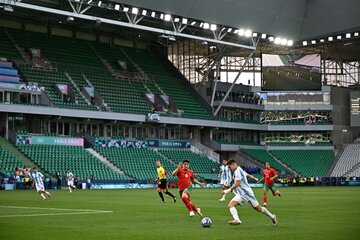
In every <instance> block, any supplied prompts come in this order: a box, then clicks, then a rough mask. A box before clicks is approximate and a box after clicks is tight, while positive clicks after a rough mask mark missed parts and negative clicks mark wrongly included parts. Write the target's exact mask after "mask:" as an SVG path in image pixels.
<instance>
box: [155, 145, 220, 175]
mask: <svg viewBox="0 0 360 240" xmlns="http://www.w3.org/2000/svg"><path fill="white" fill-rule="evenodd" d="M159 152H160V153H161V154H163V155H164V156H166V157H167V158H169V159H171V161H173V162H174V163H176V164H178V163H179V162H181V161H183V160H185V159H187V160H189V161H190V168H191V169H192V170H193V171H194V173H195V174H197V175H200V176H201V177H203V178H209V179H214V178H216V176H217V174H214V169H215V171H216V172H219V166H218V164H217V163H216V162H214V161H212V160H210V159H209V158H207V157H203V156H201V155H200V154H196V153H194V152H192V151H191V150H177V149H176V150H175V149H159Z"/></svg>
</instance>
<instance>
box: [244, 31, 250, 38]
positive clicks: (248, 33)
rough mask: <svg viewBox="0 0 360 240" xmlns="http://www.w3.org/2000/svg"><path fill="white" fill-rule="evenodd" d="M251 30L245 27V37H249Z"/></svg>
mask: <svg viewBox="0 0 360 240" xmlns="http://www.w3.org/2000/svg"><path fill="white" fill-rule="evenodd" d="M251 33H252V32H251V30H250V29H246V31H245V34H244V35H245V37H251Z"/></svg>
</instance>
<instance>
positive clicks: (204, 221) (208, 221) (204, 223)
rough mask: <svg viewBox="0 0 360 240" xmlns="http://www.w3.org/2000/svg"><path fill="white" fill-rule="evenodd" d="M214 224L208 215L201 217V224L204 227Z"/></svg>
mask: <svg viewBox="0 0 360 240" xmlns="http://www.w3.org/2000/svg"><path fill="white" fill-rule="evenodd" d="M211 224H212V221H211V219H210V218H208V217H204V218H203V219H201V225H202V226H203V227H204V228H209V227H210V226H211Z"/></svg>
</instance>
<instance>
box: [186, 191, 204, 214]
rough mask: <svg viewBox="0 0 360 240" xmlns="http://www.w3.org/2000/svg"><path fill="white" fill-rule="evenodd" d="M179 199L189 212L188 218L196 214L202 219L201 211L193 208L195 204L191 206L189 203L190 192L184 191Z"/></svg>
mask: <svg viewBox="0 0 360 240" xmlns="http://www.w3.org/2000/svg"><path fill="white" fill-rule="evenodd" d="M181 199H182V200H183V202H184V204H185V206H186V207H187V209H188V210H189V216H190V217H192V216H195V213H194V212H196V213H197V214H199V216H200V217H203V215H202V213H201V210H200V208H197V207H196V206H195V204H193V203H192V202H191V201H190V192H189V191H188V190H185V191H184V192H183V194H182V196H181Z"/></svg>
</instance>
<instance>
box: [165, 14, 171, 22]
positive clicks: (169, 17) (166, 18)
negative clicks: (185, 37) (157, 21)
mask: <svg viewBox="0 0 360 240" xmlns="http://www.w3.org/2000/svg"><path fill="white" fill-rule="evenodd" d="M164 20H165V21H167V22H169V21H170V20H171V15H170V14H165V18H164Z"/></svg>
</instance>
